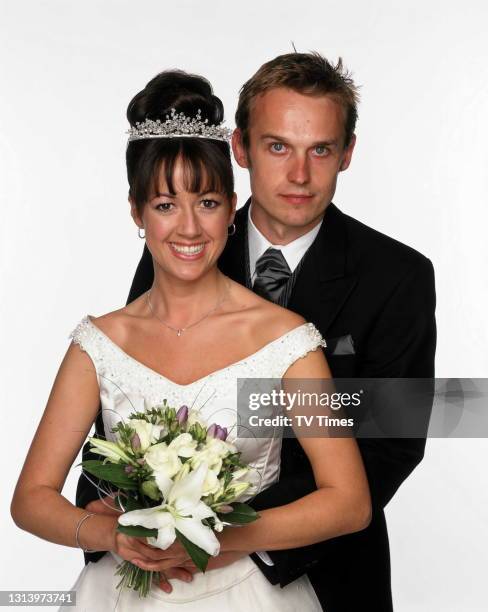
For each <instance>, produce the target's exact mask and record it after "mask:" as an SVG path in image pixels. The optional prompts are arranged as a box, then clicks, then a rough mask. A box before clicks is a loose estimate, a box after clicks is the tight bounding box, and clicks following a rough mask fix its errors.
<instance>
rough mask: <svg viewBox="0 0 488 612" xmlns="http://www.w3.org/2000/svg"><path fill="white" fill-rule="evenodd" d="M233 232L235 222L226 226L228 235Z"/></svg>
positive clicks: (234, 230) (234, 231)
mask: <svg viewBox="0 0 488 612" xmlns="http://www.w3.org/2000/svg"><path fill="white" fill-rule="evenodd" d="M229 230H230V231H229ZM235 233H236V224H235V223H232V225H229V227H228V228H227V234H228V235H229V236H233V235H234V234H235Z"/></svg>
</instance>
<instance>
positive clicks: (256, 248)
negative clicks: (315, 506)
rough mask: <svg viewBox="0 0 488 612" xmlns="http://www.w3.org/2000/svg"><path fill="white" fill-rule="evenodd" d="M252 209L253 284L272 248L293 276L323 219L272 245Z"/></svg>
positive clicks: (261, 553)
mask: <svg viewBox="0 0 488 612" xmlns="http://www.w3.org/2000/svg"><path fill="white" fill-rule="evenodd" d="M251 208H252V204H251V206H250V207H249V212H248V223H247V239H248V247H249V271H250V274H251V283H252V284H253V285H254V281H255V279H256V262H257V260H258V259H259V258H260V257H261V255H263V254H264V252H265V251H266V250H267V249H269V248H270V247H271V248H273V249H278V250H279V251H281V253H282V254H283V257H284V258H285V261H286V263H287V264H288V267H289V268H290V270H291V272H292V274H293V272H294V271H295V268H296V267H297V266H298V264H299V263H300V260H301V259H302V257H303V256H304V255H305V253H306V252H307V250H308V248H309V247H310V246H311V245H312V242H313V241H314V240H315V237H316V236H317V234H318V233H319V230H320V227H321V225H322V223H323V218H322V220H321V221H320V223H317V225H316V226H315V227H314V228H312V229H311V230H310V231H309V232H307V233H306V234H303V236H300V237H299V238H296V239H295V240H292V241H291V242H289V243H288V244H271V242H269V240H268V239H267V238H265V237H264V236H263V234H261V232H260V231H259V230H258V228H257V227H256V226H255V225H254V223H253V220H252V219H251ZM256 554H257V555H258V557H259V558H260V559H261V561H263V562H264V563H266V565H274V563H273V561H272V560H271V557H270V556H269V555H268V553H267V552H265V551H259V552H257V551H256Z"/></svg>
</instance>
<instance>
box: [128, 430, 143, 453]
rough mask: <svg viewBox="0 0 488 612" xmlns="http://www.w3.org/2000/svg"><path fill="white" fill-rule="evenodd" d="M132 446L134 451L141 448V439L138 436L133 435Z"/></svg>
mask: <svg viewBox="0 0 488 612" xmlns="http://www.w3.org/2000/svg"><path fill="white" fill-rule="evenodd" d="M130 445H131V446H132V450H139V449H140V448H141V439H140V438H139V435H138V434H136V433H135V434H133V435H132V437H131V439H130Z"/></svg>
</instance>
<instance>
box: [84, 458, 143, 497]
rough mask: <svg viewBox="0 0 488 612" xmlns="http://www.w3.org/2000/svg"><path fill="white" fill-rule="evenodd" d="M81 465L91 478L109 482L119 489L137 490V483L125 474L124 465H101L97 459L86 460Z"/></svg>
mask: <svg viewBox="0 0 488 612" xmlns="http://www.w3.org/2000/svg"><path fill="white" fill-rule="evenodd" d="M81 465H82V466H83V468H84V469H85V470H86V471H87V472H88V473H89V474H93V476H97V478H101V479H102V480H106V481H107V482H111V483H112V484H114V485H115V486H116V487H117V488H119V489H127V490H131V491H136V490H137V489H138V486H137V482H136V481H135V480H133V479H131V478H129V476H128V475H127V474H126V473H125V471H124V467H125V466H124V465H121V464H120V463H105V464H104V463H102V462H101V461H99V460H98V459H88V460H87V461H82V462H81Z"/></svg>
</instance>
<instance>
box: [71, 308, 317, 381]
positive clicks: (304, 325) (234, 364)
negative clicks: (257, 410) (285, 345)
mask: <svg viewBox="0 0 488 612" xmlns="http://www.w3.org/2000/svg"><path fill="white" fill-rule="evenodd" d="M90 317H91V315H86V316H85V317H84V319H83V321H86V322H87V323H88V324H89V325H91V326H92V328H93V329H94V330H95V331H96V332H97V333H98V334H99V335H100V336H101V337H103V338H104V339H105V340H106V341H107V342H108V343H109V344H110V345H111V346H113V347H114V348H115V349H116V350H117V351H118V352H119V353H120V354H121V355H123V356H124V357H126V358H128V359H130V360H131V361H132V362H134V363H135V364H137V365H138V366H139V367H141V368H143V369H144V370H146V371H148V372H151V373H152V374H153V375H155V376H157V377H159V378H161V379H163V380H165V381H167V382H169V383H171V384H172V385H175V386H176V387H181V388H185V387H191V386H192V385H195V384H197V383H201V382H203V381H204V380H206V379H207V378H209V377H211V376H215V375H216V374H219V373H221V372H223V371H224V370H228V369H229V368H233V367H236V366H238V365H240V364H242V363H244V362H245V361H248V360H249V359H253V358H255V357H256V356H257V355H259V354H260V353H262V352H263V351H265V350H266V349H267V348H270V347H271V346H273V345H274V344H277V343H278V342H279V341H280V340H283V339H284V338H286V337H288V336H290V335H291V334H293V333H294V332H296V331H297V330H299V329H301V328H303V327H307V328H310V327H313V328H315V326H314V324H313V323H310V322H307V323H301V324H300V325H297V327H294V328H293V329H290V330H289V331H287V332H285V333H284V334H282V335H281V336H279V337H278V338H275V339H274V340H271V341H270V342H267V343H266V344H265V345H264V346H262V347H261V348H259V349H258V350H257V351H254V353H251V354H250V355H247V356H246V357H243V358H242V359H239V360H238V361H234V362H232V363H229V364H228V365H226V366H224V367H223V368H219V369H218V370H214V371H213V372H209V373H208V374H206V375H205V376H201V377H200V378H197V379H196V380H194V381H192V382H190V383H187V384H180V383H177V382H175V381H174V380H171V378H168V377H167V376H165V375H164V374H161V373H160V372H157V371H156V370H154V369H153V368H150V367H149V366H147V365H145V364H144V363H142V361H139V360H138V359H136V358H135V357H132V356H131V355H129V353H126V352H125V351H124V350H123V349H122V348H121V347H120V346H119V345H118V344H117V343H116V342H114V341H113V340H112V339H111V338H110V337H109V336H107V334H105V333H104V332H103V331H102V330H101V329H100V328H99V327H98V325H96V324H95V323H93V321H92V320H91V318H90Z"/></svg>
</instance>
